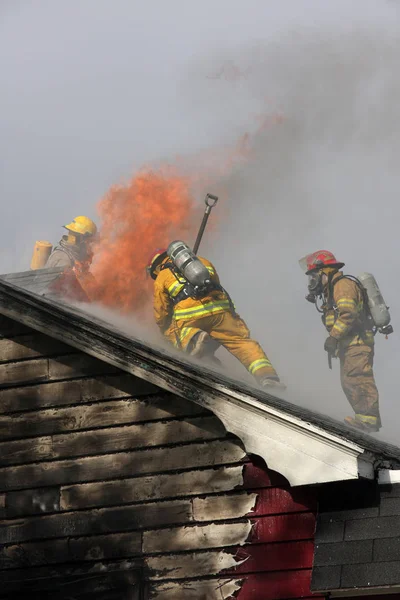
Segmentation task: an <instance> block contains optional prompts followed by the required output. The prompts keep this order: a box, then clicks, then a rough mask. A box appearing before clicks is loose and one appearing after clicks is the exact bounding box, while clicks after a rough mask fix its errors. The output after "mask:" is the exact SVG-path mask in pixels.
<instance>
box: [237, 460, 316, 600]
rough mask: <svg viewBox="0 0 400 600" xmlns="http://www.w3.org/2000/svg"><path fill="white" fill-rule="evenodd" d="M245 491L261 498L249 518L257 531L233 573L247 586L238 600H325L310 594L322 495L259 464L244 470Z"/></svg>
mask: <svg viewBox="0 0 400 600" xmlns="http://www.w3.org/2000/svg"><path fill="white" fill-rule="evenodd" d="M243 478H244V486H243V487H244V489H246V490H247V491H253V492H254V493H256V494H257V502H256V505H255V509H254V510H253V511H252V512H251V513H249V515H248V516H249V517H250V519H251V521H252V523H253V528H252V531H251V534H250V537H249V539H248V540H247V543H246V544H245V546H243V547H241V548H239V549H238V551H237V554H236V559H237V560H238V561H241V560H243V559H246V560H245V562H243V563H242V564H240V565H238V566H237V567H236V568H235V569H232V570H230V571H228V572H227V573H230V574H231V575H232V576H235V577H240V578H241V579H242V578H243V579H242V580H243V585H242V588H241V589H240V591H239V593H238V595H237V599H238V600H297V599H300V598H301V599H305V598H324V596H323V595H318V596H314V595H313V594H312V592H311V590H310V583H311V570H312V562H313V556H314V531H315V516H316V510H317V495H316V491H315V490H314V489H313V488H312V487H301V488H291V487H290V486H289V484H288V482H287V481H286V479H285V478H284V477H282V475H280V474H279V473H275V472H274V471H269V470H268V469H266V468H265V467H263V466H262V465H260V464H258V463H256V464H255V463H254V462H250V463H247V464H246V465H245V466H244V473H243Z"/></svg>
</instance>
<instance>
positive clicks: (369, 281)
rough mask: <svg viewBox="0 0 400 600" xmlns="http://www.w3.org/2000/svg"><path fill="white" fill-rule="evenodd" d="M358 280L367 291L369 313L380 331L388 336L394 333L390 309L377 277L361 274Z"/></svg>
mask: <svg viewBox="0 0 400 600" xmlns="http://www.w3.org/2000/svg"><path fill="white" fill-rule="evenodd" d="M357 279H358V280H359V281H360V283H361V284H362V285H363V287H364V289H365V290H366V293H367V296H368V307H369V312H370V314H371V317H372V320H373V321H374V323H375V325H376V327H377V328H378V331H380V333H384V334H386V335H388V334H389V333H392V332H393V327H392V326H391V325H390V313H389V307H388V306H386V302H385V301H384V299H383V296H382V294H381V291H380V289H379V286H378V284H377V282H376V279H375V277H374V276H373V275H371V273H361V274H360V275H359V276H358V277H357Z"/></svg>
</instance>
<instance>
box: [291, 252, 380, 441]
mask: <svg viewBox="0 0 400 600" xmlns="http://www.w3.org/2000/svg"><path fill="white" fill-rule="evenodd" d="M300 264H301V266H302V267H303V268H304V269H305V271H306V275H308V278H309V283H308V290H309V294H308V296H306V298H307V300H309V301H310V302H314V303H315V302H316V299H317V298H318V297H321V298H322V306H321V311H322V321H323V323H324V325H325V327H326V329H327V330H328V332H329V336H328V338H327V339H326V341H325V345H324V349H325V350H326V351H327V352H328V355H329V356H334V357H336V356H338V357H339V359H340V376H341V384H342V388H343V391H344V393H345V395H346V397H347V399H348V401H349V402H350V404H351V406H352V408H353V410H354V412H355V416H354V417H346V418H345V419H344V422H345V423H346V424H347V425H351V426H352V427H355V428H357V429H360V430H362V431H366V432H371V433H372V432H376V431H379V429H380V427H381V418H380V413H379V394H378V390H377V387H376V384H375V379H374V373H373V361H374V334H373V330H372V326H371V323H370V320H369V319H368V316H367V307H366V306H365V296H364V295H363V293H362V289H361V285H360V284H359V283H358V282H357V280H355V279H354V278H351V277H349V276H345V275H343V273H342V272H341V271H340V269H341V268H342V267H343V266H344V263H340V262H338V261H337V260H336V258H335V257H334V255H333V254H332V253H331V252H328V251H327V250H319V251H317V252H314V253H313V254H309V255H308V256H306V257H305V258H304V259H302V260H301V261H300Z"/></svg>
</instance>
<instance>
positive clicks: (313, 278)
mask: <svg viewBox="0 0 400 600" xmlns="http://www.w3.org/2000/svg"><path fill="white" fill-rule="evenodd" d="M322 275H323V271H314V272H313V273H309V275H308V286H307V287H308V294H307V296H306V300H308V302H311V303H312V304H315V302H316V300H317V297H318V296H321V295H322V293H323V289H324V286H323V284H322Z"/></svg>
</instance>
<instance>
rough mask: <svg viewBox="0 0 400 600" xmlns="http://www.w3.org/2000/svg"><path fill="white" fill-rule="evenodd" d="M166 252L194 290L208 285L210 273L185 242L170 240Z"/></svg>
mask: <svg viewBox="0 0 400 600" xmlns="http://www.w3.org/2000/svg"><path fill="white" fill-rule="evenodd" d="M167 254H168V256H169V257H170V259H171V260H172V262H173V263H174V265H175V266H176V268H177V269H178V271H179V272H180V273H181V274H182V276H183V277H184V278H185V279H186V281H187V282H188V283H189V284H191V285H192V286H193V287H194V288H195V290H197V289H204V288H206V287H207V286H208V285H210V283H211V279H210V273H209V272H208V270H207V268H206V267H205V266H204V265H203V263H202V262H201V260H200V259H199V258H198V257H197V256H196V255H195V253H194V252H193V250H191V249H190V248H189V246H188V245H187V244H185V242H182V241H180V240H176V241H174V242H171V243H170V245H169V246H168V249H167Z"/></svg>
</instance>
